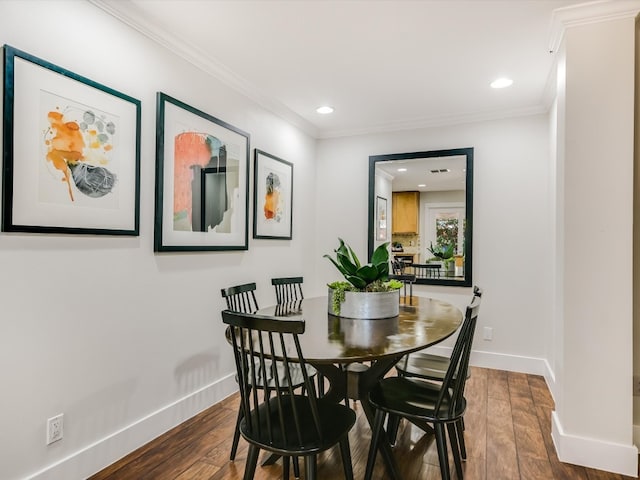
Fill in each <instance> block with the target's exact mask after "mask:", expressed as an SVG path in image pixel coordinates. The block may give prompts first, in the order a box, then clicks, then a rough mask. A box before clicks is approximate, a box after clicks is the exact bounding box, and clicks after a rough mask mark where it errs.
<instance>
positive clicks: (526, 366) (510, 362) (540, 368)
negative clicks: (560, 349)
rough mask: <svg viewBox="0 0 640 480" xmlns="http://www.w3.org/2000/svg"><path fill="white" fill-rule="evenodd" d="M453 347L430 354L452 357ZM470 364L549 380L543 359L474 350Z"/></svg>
mask: <svg viewBox="0 0 640 480" xmlns="http://www.w3.org/2000/svg"><path fill="white" fill-rule="evenodd" d="M451 351H452V347H442V346H437V345H436V346H433V347H429V352H431V353H435V354H437V355H444V356H451ZM469 362H470V363H471V365H472V366H474V367H482V368H492V369H495V370H506V371H508V372H520V373H528V374H530V375H542V376H544V377H545V378H547V375H549V372H550V369H549V365H548V364H547V361H546V360H545V359H543V358H535V357H524V356H522V355H507V354H504V353H495V352H485V351H482V350H473V351H472V352H471V358H470V359H469Z"/></svg>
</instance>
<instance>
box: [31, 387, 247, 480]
mask: <svg viewBox="0 0 640 480" xmlns="http://www.w3.org/2000/svg"><path fill="white" fill-rule="evenodd" d="M237 390H238V384H237V383H236V381H235V378H234V375H233V374H232V375H228V376H226V377H224V378H222V379H220V380H218V381H216V382H213V383H211V384H209V385H206V386H204V387H202V388H200V389H199V390H197V391H195V392H193V393H190V394H189V395H186V396H185V397H182V398H180V399H178V400H176V401H175V402H173V403H170V404H169V405H166V406H164V407H162V408H160V409H158V410H156V411H155V412H152V413H150V414H149V415H147V416H145V417H143V418H140V419H138V420H136V421H135V422H133V423H132V424H130V425H128V426H126V427H124V428H122V429H120V430H118V431H116V432H114V433H112V434H110V435H107V436H106V437H105V438H103V439H101V440H98V441H96V442H94V443H92V444H90V445H87V446H86V447H84V448H82V449H80V450H78V451H76V452H74V453H72V454H71V455H69V456H67V457H65V458H63V459H61V460H58V461H57V462H55V463H53V464H51V465H49V466H47V467H45V468H43V469H42V470H40V471H38V472H36V473H33V474H31V475H29V476H28V477H27V478H26V480H59V479H61V478H65V479H70V480H71V479H77V480H81V479H85V478H87V477H90V476H91V475H93V474H95V473H97V472H99V471H100V470H102V469H103V468H105V467H107V466H109V465H111V464H112V463H114V462H116V461H117V460H119V459H120V458H122V457H124V456H125V455H128V454H129V453H131V452H133V451H134V450H136V449H137V448H139V447H141V446H143V445H144V444H146V443H148V442H150V441H151V440H153V439H154V438H156V437H158V436H159V435H162V434H163V433H165V432H166V431H168V430H170V429H172V428H173V427H175V426H177V425H179V424H181V423H182V422H184V421H185V420H188V419H189V418H191V417H193V416H194V415H196V414H198V413H200V412H201V411H203V410H205V409H207V408H209V407H210V406H211V405H214V404H216V403H218V402H220V401H221V400H224V399H225V398H226V397H228V396H229V395H231V394H233V393H234V392H236V391H237Z"/></svg>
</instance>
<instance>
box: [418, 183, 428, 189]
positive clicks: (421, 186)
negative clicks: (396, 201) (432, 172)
mask: <svg viewBox="0 0 640 480" xmlns="http://www.w3.org/2000/svg"><path fill="white" fill-rule="evenodd" d="M423 187H426V185H425V184H424V183H421V184H420V185H418V188H423Z"/></svg>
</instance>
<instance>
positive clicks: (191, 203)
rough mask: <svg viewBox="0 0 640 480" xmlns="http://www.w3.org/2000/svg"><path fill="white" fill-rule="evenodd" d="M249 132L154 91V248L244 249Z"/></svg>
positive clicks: (171, 249) (172, 249)
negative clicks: (155, 101) (155, 108)
mask: <svg viewBox="0 0 640 480" xmlns="http://www.w3.org/2000/svg"><path fill="white" fill-rule="evenodd" d="M248 209H249V134H248V133H246V132H244V131H242V130H240V129H239V128H237V127H234V126H232V125H230V124H228V123H226V122H224V121H222V120H220V119H218V118H216V117H214V116H212V115H210V114H208V113H205V112H203V111H201V110H198V109H197V108H195V107H192V106H190V105H187V104H186V103H184V102H181V101H179V100H177V99H175V98H172V97H170V96H169V95H166V94H164V93H162V92H158V94H157V117H156V197H155V222H154V223H155V235H154V250H155V251H156V252H163V251H206V250H247V249H248Z"/></svg>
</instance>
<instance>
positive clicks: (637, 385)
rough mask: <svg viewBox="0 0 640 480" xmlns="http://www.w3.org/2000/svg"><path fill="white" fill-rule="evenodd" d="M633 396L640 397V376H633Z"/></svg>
mask: <svg viewBox="0 0 640 480" xmlns="http://www.w3.org/2000/svg"><path fill="white" fill-rule="evenodd" d="M633 396H634V397H640V375H634V376H633Z"/></svg>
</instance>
